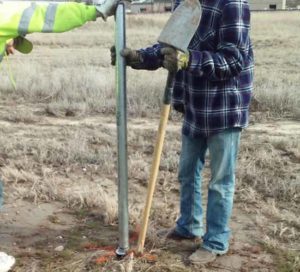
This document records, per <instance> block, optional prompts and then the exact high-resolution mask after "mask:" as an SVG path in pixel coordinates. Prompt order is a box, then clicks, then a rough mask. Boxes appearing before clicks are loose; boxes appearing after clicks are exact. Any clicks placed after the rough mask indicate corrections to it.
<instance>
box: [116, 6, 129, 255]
mask: <svg viewBox="0 0 300 272" xmlns="http://www.w3.org/2000/svg"><path fill="white" fill-rule="evenodd" d="M115 20H116V24H115V26H116V27H115V46H116V86H117V88H116V92H117V127H118V182H119V184H118V215H119V247H118V249H117V250H116V254H117V255H118V256H125V255H126V253H127V250H128V248H129V227H128V225H129V223H128V221H129V219H128V164H127V106H126V100H127V97H126V63H125V59H124V58H123V57H121V55H120V51H121V50H122V49H124V48H125V46H126V44H125V42H126V41H125V37H126V33H125V4H124V3H123V2H120V3H119V4H118V7H117V9H116V16H115Z"/></svg>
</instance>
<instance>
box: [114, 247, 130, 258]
mask: <svg viewBox="0 0 300 272" xmlns="http://www.w3.org/2000/svg"><path fill="white" fill-rule="evenodd" d="M127 250H128V248H126V249H124V248H121V247H118V248H117V250H116V255H117V257H118V258H124V257H125V256H126V255H127Z"/></svg>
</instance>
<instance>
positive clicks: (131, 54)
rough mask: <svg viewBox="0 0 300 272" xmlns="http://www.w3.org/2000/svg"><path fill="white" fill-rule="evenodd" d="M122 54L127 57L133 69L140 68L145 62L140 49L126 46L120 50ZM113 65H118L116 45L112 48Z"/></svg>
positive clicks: (127, 62)
mask: <svg viewBox="0 0 300 272" xmlns="http://www.w3.org/2000/svg"><path fill="white" fill-rule="evenodd" d="M120 54H121V56H122V57H124V58H125V60H126V65H128V66H130V67H131V68H133V69H139V68H140V67H141V65H142V63H143V58H142V56H141V54H140V53H139V51H137V50H132V49H130V48H125V49H123V50H121V52H120ZM110 56H111V65H116V47H115V46H112V47H111V48H110Z"/></svg>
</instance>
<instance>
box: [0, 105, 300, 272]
mask: <svg viewBox="0 0 300 272" xmlns="http://www.w3.org/2000/svg"><path fill="white" fill-rule="evenodd" d="M30 108H31V107H30V105H22V106H16V107H15V109H14V111H12V110H11V105H7V104H3V105H1V107H0V112H1V115H0V116H1V120H0V124H1V137H0V144H1V150H0V165H1V173H2V176H3V179H4V183H5V205H4V207H3V210H2V211H1V213H0V241H1V244H0V251H5V252H7V253H9V254H11V255H13V256H15V257H16V259H17V264H16V266H15V267H14V270H13V271H220V272H221V271H243V272H246V271H251V272H252V271H260V272H263V271H265V272H267V271H277V270H278V271H293V270H280V269H281V268H282V267H285V266H286V267H287V268H289V267H291V269H292V268H293V266H292V265H294V267H295V269H296V267H297V266H296V265H297V263H296V261H297V258H296V257H295V258H294V259H292V261H293V262H294V263H291V264H290V263H288V262H289V261H290V259H283V260H280V262H278V252H276V251H274V250H273V249H274V247H272V245H273V246H276V245H278V243H279V244H280V245H281V246H286V247H290V248H293V249H295V252H296V253H297V252H299V251H297V250H299V248H298V249H297V246H299V240H300V237H299V227H300V224H299V219H298V218H297V213H298V212H297V211H298V208H297V203H298V204H299V195H296V194H297V192H298V193H299V187H297V186H299V184H298V183H299V173H300V172H299V170H300V154H299V148H298V147H299V146H298V145H297V144H298V143H297V142H298V141H299V140H298V139H299V137H300V124H299V122H297V121H293V120H278V121H277V120H273V121H272V122H267V123H257V124H256V123H254V124H252V125H251V126H250V127H249V129H247V130H246V131H245V132H244V134H243V143H242V146H241V152H240V159H239V167H238V174H237V191H236V203H235V207H234V212H233V216H232V223H231V226H232V230H233V238H232V241H231V247H230V251H229V253H228V254H227V255H225V256H222V257H219V258H218V259H217V261H216V262H214V263H212V264H210V265H208V266H206V267H194V266H191V265H190V264H189V263H188V262H187V257H188V256H189V254H191V253H192V252H193V250H195V248H197V246H198V244H199V242H197V243H192V242H184V243H175V242H169V241H161V240H160V239H159V238H158V237H157V236H156V235H155V231H156V230H157V229H159V228H163V227H170V226H172V224H173V222H174V221H175V219H176V216H177V215H178V192H179V191H178V184H177V178H176V175H177V163H178V155H179V151H180V122H179V121H170V123H169V127H168V132H167V137H166V144H165V150H164V154H163V159H162V163H161V169H160V175H159V180H158V185H157V190H156V194H155V200H154V205H153V210H152V213H151V225H150V229H149V235H148V240H147V243H146V249H147V252H148V253H150V254H151V255H147V256H146V257H144V258H136V257H133V258H131V257H130V256H128V257H126V258H125V259H124V260H117V259H115V258H114V256H111V255H112V252H113V249H114V248H115V247H116V245H117V243H118V230H117V204H116V202H117V197H116V193H117V185H116V178H117V176H116V168H115V163H116V131H115V129H116V128H115V119H114V116H107V117H103V116H101V115H99V116H92V117H85V118H77V117H65V118H56V117H50V116H47V115H46V114H45V112H44V111H43V109H42V108H40V109H36V110H34V111H33V110H31V109H30ZM157 126H158V120H156V119H130V120H129V124H128V127H129V133H128V140H129V145H128V151H129V193H130V195H129V199H130V224H131V230H132V231H131V240H130V241H131V243H132V247H133V248H134V245H135V243H136V228H137V227H136V226H137V225H138V224H139V223H140V218H141V217H140V213H141V209H142V207H143V201H144V198H145V194H146V184H147V178H148V176H149V167H150V162H151V156H152V152H153V143H154V142H155V135H156V129H157ZM286 143H288V144H286ZM262 153H263V154H262ZM276 171H278V172H276ZM285 171H286V172H285ZM273 175H277V176H278V177H279V178H280V177H281V178H282V179H284V181H285V184H284V183H282V186H281V183H280V182H277V181H276V186H277V187H276V186H275V185H272V183H271V182H272V181H271V180H268V176H269V177H273ZM204 177H205V180H206V183H207V181H208V179H209V170H208V167H206V170H205V173H204ZM259 180H261V182H258V181H259ZM288 182H291V183H293V182H295V184H294V185H290V186H287V184H286V183H288ZM297 184H298V185H297ZM280 186H281V187H280ZM291 186H294V187H291ZM205 187H206V186H205ZM291 188H292V189H291ZM297 190H298V191H297ZM293 191H294V193H295V195H293ZM203 194H204V203H205V201H206V197H205V192H204V193H203ZM289 199H290V201H289ZM285 203H289V204H288V205H289V206H288V205H287V204H285ZM282 210H284V211H285V217H282V216H281V213H282V212H281V211H282ZM298 215H299V213H298ZM276 243H277V244H276ZM271 249H272V250H271ZM284 262H286V265H285V263H284ZM294 271H296V270H294Z"/></svg>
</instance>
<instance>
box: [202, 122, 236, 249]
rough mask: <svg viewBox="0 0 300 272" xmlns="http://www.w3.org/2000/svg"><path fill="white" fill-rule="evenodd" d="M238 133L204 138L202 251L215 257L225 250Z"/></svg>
mask: <svg viewBox="0 0 300 272" xmlns="http://www.w3.org/2000/svg"><path fill="white" fill-rule="evenodd" d="M240 134H241V130H240V129H238V128H236V129H228V130H225V131H223V132H222V133H218V134H216V135H213V136H211V137H209V138H208V140H207V144H208V149H209V153H210V159H211V163H210V168H211V180H210V183H209V188H208V202H207V212H206V224H207V226H206V234H205V235H204V237H203V248H206V249H208V250H210V251H213V252H215V253H218V254H224V253H226V252H227V251H228V247H229V238H230V228H229V220H230V217H231V212H232V206H233V196H234V189H235V166H236V159H237V152H238V148H239V142H240Z"/></svg>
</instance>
